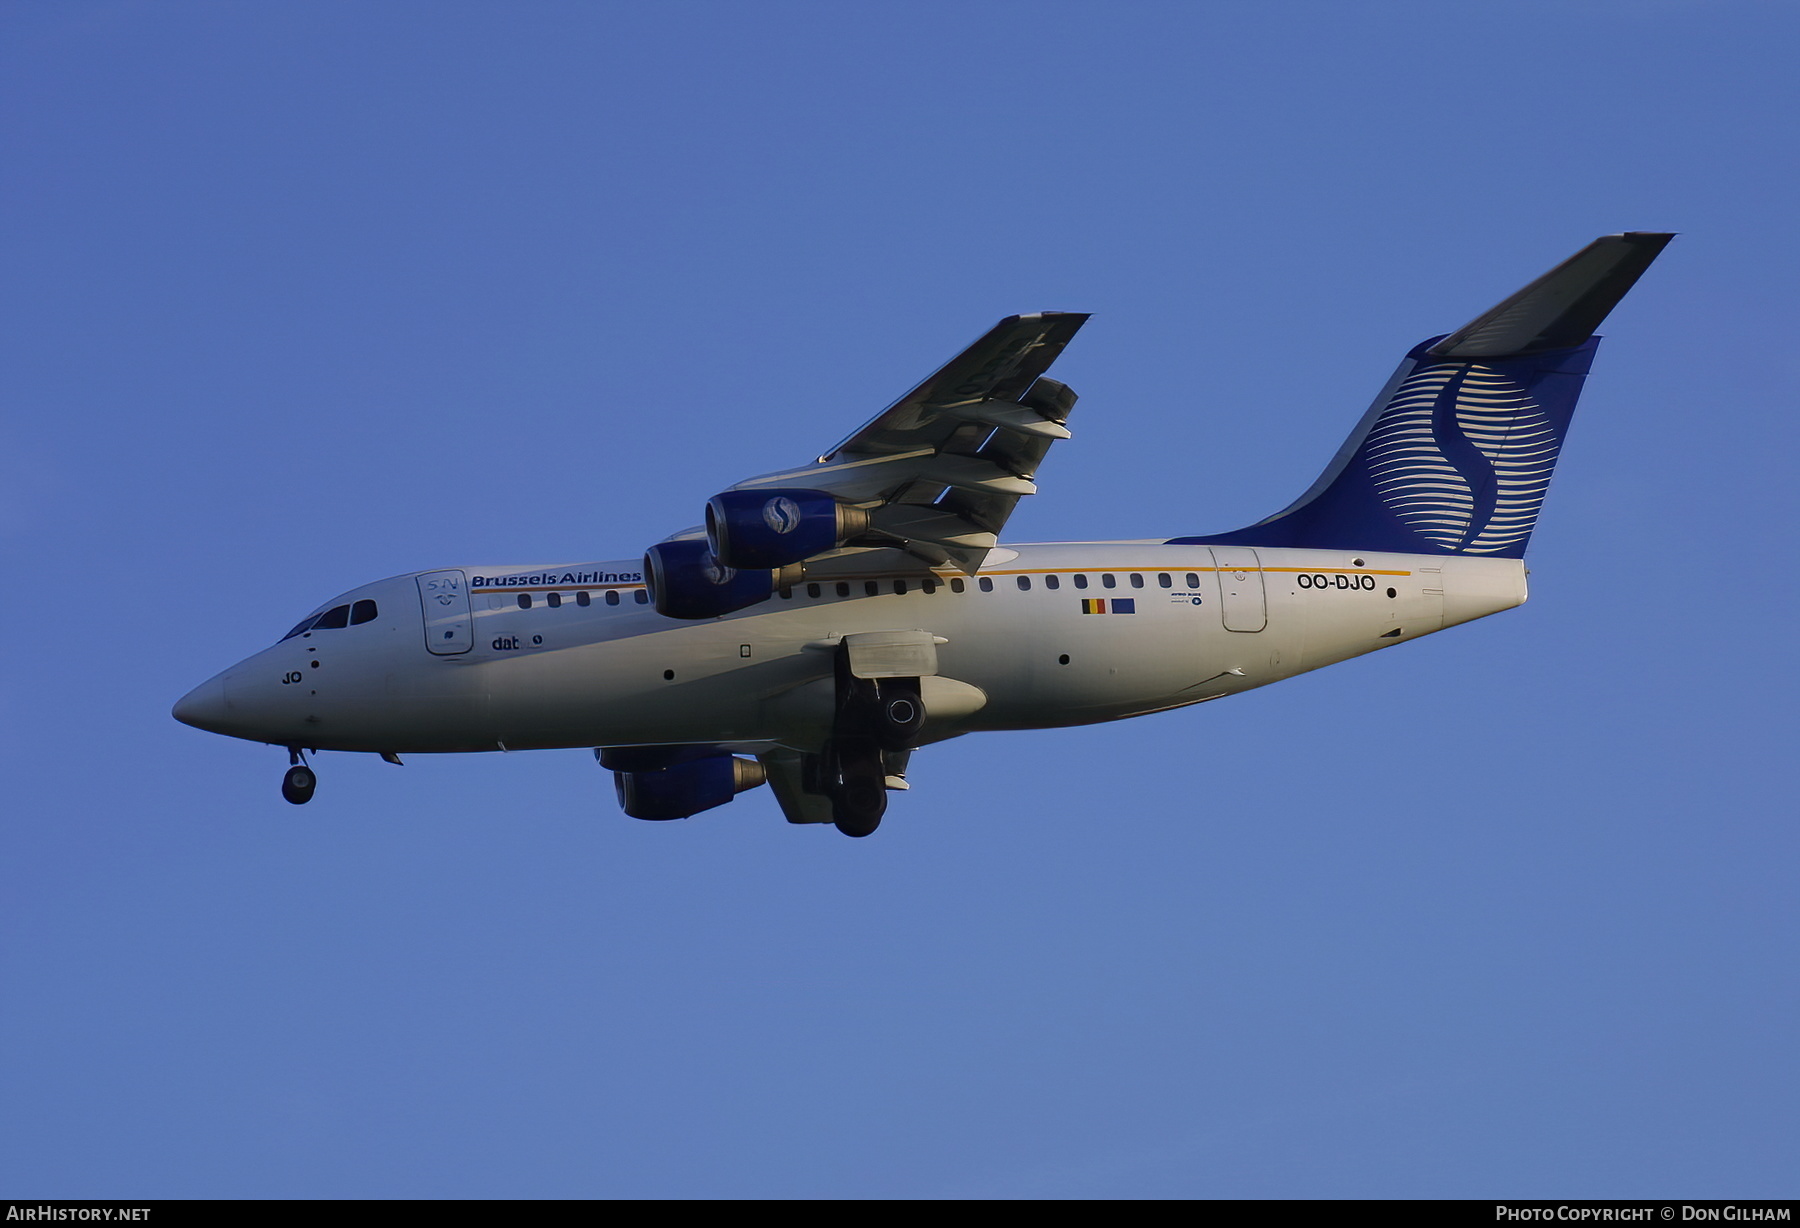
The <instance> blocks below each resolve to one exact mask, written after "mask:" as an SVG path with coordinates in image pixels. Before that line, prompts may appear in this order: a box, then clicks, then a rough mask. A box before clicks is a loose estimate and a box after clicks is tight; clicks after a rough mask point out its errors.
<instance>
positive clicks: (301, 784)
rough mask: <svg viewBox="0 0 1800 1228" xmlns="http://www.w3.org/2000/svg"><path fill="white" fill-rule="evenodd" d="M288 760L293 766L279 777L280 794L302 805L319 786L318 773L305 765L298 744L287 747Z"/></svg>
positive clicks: (304, 757) (309, 799)
mask: <svg viewBox="0 0 1800 1228" xmlns="http://www.w3.org/2000/svg"><path fill="white" fill-rule="evenodd" d="M288 762H289V763H290V764H292V765H293V766H292V767H290V768H288V770H287V775H286V776H283V777H282V778H281V796H282V797H284V798H286V799H287V800H288V801H290V802H292V803H293V804H294V805H296V806H304V805H306V803H308V802H310V801H312V795H313V790H314V789H316V788H318V787H319V775H318V773H317V772H315V771H313V770H312V769H311V768H310V767H308V766H306V756H305V755H303V754H301V753H300V748H299V747H298V746H290V747H288Z"/></svg>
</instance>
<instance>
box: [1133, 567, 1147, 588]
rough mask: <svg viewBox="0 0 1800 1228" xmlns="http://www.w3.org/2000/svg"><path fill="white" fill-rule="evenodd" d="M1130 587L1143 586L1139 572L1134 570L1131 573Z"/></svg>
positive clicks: (1142, 578)
mask: <svg viewBox="0 0 1800 1228" xmlns="http://www.w3.org/2000/svg"><path fill="white" fill-rule="evenodd" d="M1131 587H1132V588H1143V587H1144V577H1143V576H1142V575H1141V574H1140V573H1138V572H1135V571H1134V572H1132V573H1131Z"/></svg>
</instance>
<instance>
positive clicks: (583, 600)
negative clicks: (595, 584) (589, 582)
mask: <svg viewBox="0 0 1800 1228" xmlns="http://www.w3.org/2000/svg"><path fill="white" fill-rule="evenodd" d="M592 600H593V598H591V597H589V596H588V595H587V592H586V590H583V591H582V592H579V593H576V594H575V604H576V605H581V606H585V605H587V604H588V603H589V602H590V601H592Z"/></svg>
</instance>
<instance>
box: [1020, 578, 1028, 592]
mask: <svg viewBox="0 0 1800 1228" xmlns="http://www.w3.org/2000/svg"><path fill="white" fill-rule="evenodd" d="M1019 591H1020V592H1021V593H1029V592H1030V591H1031V577H1030V576H1020V577H1019Z"/></svg>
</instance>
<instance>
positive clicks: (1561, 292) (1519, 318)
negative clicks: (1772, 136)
mask: <svg viewBox="0 0 1800 1228" xmlns="http://www.w3.org/2000/svg"><path fill="white" fill-rule="evenodd" d="M1674 237H1675V236H1674V235H1673V234H1665V233H1660V232H1655V231H1639V230H1634V231H1627V232H1625V233H1624V234H1617V235H1606V236H1604V237H1602V238H1599V239H1595V240H1594V241H1593V242H1592V243H1590V244H1588V245H1587V246H1586V247H1584V248H1582V249H1581V250H1580V251H1578V252H1576V253H1575V254H1574V255H1573V256H1570V257H1569V258H1568V259H1567V260H1565V261H1563V262H1562V263H1561V264H1559V265H1557V266H1556V267H1555V268H1553V269H1551V270H1550V271H1549V272H1548V273H1545V274H1544V275H1543V276H1542V277H1540V278H1538V279H1537V280H1536V281H1534V282H1532V283H1531V284H1530V285H1529V286H1526V287H1525V288H1524V289H1523V290H1520V291H1519V292H1518V293H1517V294H1514V295H1513V296H1512V297H1510V298H1508V299H1506V300H1505V301H1503V302H1501V303H1500V304H1499V305H1498V306H1495V307H1492V308H1489V309H1488V310H1487V311H1485V312H1483V313H1482V314H1480V315H1478V316H1476V317H1475V318H1474V319H1473V320H1471V321H1469V323H1467V324H1465V325H1463V326H1462V327H1461V328H1459V329H1457V330H1456V331H1455V332H1453V333H1451V334H1450V335H1449V336H1448V337H1445V338H1444V339H1443V340H1442V341H1440V342H1438V343H1437V344H1436V345H1434V346H1432V347H1431V348H1430V349H1429V350H1427V351H1426V353H1428V354H1430V355H1431V356H1432V357H1434V358H1508V357H1515V356H1518V355H1523V354H1536V353H1538V352H1540V351H1542V350H1571V349H1574V348H1575V347H1576V346H1578V345H1580V344H1582V343H1583V342H1585V341H1586V340H1587V339H1588V338H1589V337H1591V336H1593V335H1594V330H1595V329H1596V328H1599V327H1600V322H1601V321H1602V320H1604V319H1606V316H1607V313H1608V312H1610V311H1611V310H1612V309H1613V308H1614V307H1616V306H1618V305H1619V300H1620V299H1622V298H1624V297H1625V292H1626V291H1628V290H1630V289H1631V287H1632V286H1633V285H1635V284H1636V283H1637V279H1638V278H1639V277H1640V276H1641V275H1642V274H1643V272H1644V270H1645V269H1647V268H1649V267H1650V262H1651V261H1652V260H1655V259H1656V257H1657V255H1658V254H1659V253H1660V252H1661V251H1662V249H1663V248H1665V247H1667V246H1668V245H1669V240H1670V239H1673V238H1674Z"/></svg>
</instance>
